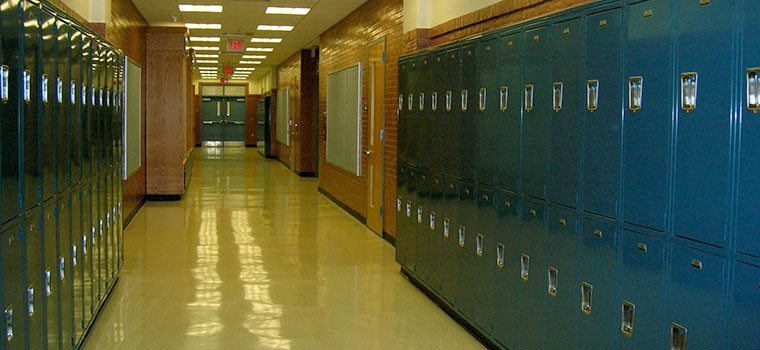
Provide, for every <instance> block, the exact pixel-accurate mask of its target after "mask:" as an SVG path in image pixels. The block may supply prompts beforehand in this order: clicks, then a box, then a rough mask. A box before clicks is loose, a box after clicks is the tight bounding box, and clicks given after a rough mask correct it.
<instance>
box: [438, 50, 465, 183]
mask: <svg viewBox="0 0 760 350" xmlns="http://www.w3.org/2000/svg"><path fill="white" fill-rule="evenodd" d="M443 65H444V67H446V71H445V72H444V73H445V74H444V75H443V78H442V79H441V80H443V82H442V83H441V84H440V87H441V90H442V94H443V96H440V97H439V98H440V99H441V104H442V107H443V117H442V121H443V125H445V126H446V129H445V130H446V144H447V151H446V152H445V153H444V157H443V169H444V170H443V171H444V173H445V174H446V175H451V176H458V175H459V154H460V149H461V144H462V143H461V140H460V139H459V134H458V130H459V129H461V125H460V120H459V117H460V114H461V108H459V106H460V95H461V94H460V91H461V79H462V78H461V76H462V71H461V70H462V62H461V61H460V59H459V50H458V49H457V48H450V49H447V50H446V56H445V60H444V63H443Z"/></svg>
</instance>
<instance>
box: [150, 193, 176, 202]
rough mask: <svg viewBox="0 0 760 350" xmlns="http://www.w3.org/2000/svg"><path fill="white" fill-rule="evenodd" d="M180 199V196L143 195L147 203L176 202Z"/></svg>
mask: <svg viewBox="0 0 760 350" xmlns="http://www.w3.org/2000/svg"><path fill="white" fill-rule="evenodd" d="M181 199H182V195H181V194H148V195H145V200H148V201H157V202H167V201H178V200H181Z"/></svg>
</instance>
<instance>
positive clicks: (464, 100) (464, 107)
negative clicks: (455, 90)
mask: <svg viewBox="0 0 760 350" xmlns="http://www.w3.org/2000/svg"><path fill="white" fill-rule="evenodd" d="M461 101H462V112H466V111H467V90H462V100H461Z"/></svg>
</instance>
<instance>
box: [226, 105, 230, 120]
mask: <svg viewBox="0 0 760 350" xmlns="http://www.w3.org/2000/svg"><path fill="white" fill-rule="evenodd" d="M227 116H228V117H229V116H230V101H227Z"/></svg>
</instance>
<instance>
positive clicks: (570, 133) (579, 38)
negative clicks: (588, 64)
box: [548, 18, 584, 208]
mask: <svg viewBox="0 0 760 350" xmlns="http://www.w3.org/2000/svg"><path fill="white" fill-rule="evenodd" d="M549 35H550V45H549V46H550V47H551V56H552V57H551V71H552V86H551V96H552V98H551V101H552V109H553V110H554V113H552V114H551V150H550V151H549V153H550V162H549V169H550V173H549V189H548V198H549V201H551V202H553V203H557V204H561V205H564V206H568V207H573V208H577V207H578V200H579V198H578V197H579V195H580V176H581V139H582V136H583V134H582V132H581V123H582V119H581V115H582V114H581V113H582V111H583V110H582V109H581V108H582V101H583V99H582V96H583V95H582V94H581V92H582V91H583V88H584V85H583V82H582V81H581V78H582V77H583V75H582V73H583V56H584V47H583V33H582V32H581V19H580V18H574V19H570V20H567V21H564V22H558V23H555V24H553V25H552V26H551V32H550V34H549Z"/></svg>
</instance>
